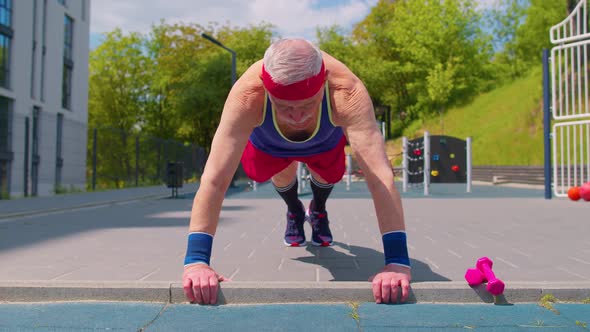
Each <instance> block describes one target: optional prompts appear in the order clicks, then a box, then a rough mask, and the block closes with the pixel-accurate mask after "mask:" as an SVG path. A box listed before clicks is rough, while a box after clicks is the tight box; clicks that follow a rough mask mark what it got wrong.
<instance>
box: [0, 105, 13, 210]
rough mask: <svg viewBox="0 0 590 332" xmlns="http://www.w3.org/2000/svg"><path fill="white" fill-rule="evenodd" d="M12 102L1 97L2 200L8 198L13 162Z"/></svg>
mask: <svg viewBox="0 0 590 332" xmlns="http://www.w3.org/2000/svg"><path fill="white" fill-rule="evenodd" d="M11 104H12V102H11V100H10V99H8V98H5V97H0V199H2V198H8V193H9V179H10V165H11V162H12V158H13V154H12V147H11V145H12V143H11V138H12V111H11V107H12V105H11Z"/></svg>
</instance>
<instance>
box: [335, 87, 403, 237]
mask: <svg viewBox="0 0 590 332" xmlns="http://www.w3.org/2000/svg"><path fill="white" fill-rule="evenodd" d="M348 101H349V102H348V103H347V104H346V107H347V108H348V109H346V110H344V111H343V112H344V113H345V114H346V115H345V116H343V117H342V119H343V127H344V129H345V132H346V136H347V138H348V141H349V143H350V145H351V147H352V150H353V151H354V153H355V158H356V160H357V161H358V163H359V165H360V167H361V169H362V170H363V173H364V174H365V177H366V181H367V186H368V187H369V190H370V191H371V194H372V197H373V203H374V205H375V211H376V214H377V220H378V221H379V229H380V231H381V233H382V234H383V233H387V232H390V231H397V230H405V224H404V215H403V209H402V205H401V199H400V195H399V192H398V191H397V189H396V188H395V185H394V178H393V171H392V169H391V164H390V163H389V161H388V160H387V155H386V153H385V144H384V142H383V136H382V135H381V133H380V131H379V129H378V128H377V123H376V119H375V115H374V112H373V106H372V102H371V99H370V97H369V94H368V92H367V90H366V88H365V87H364V86H363V85H362V83H360V82H359V83H357V84H355V85H354V87H353V88H352V89H351V90H350V92H349V96H348Z"/></svg>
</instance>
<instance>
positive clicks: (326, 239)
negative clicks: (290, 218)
mask: <svg viewBox="0 0 590 332" xmlns="http://www.w3.org/2000/svg"><path fill="white" fill-rule="evenodd" d="M306 218H307V220H308V221H309V224H310V225H311V244H313V245H314V246H316V247H329V246H331V245H332V242H333V239H332V232H330V226H329V225H330V221H329V220H328V212H326V211H311V209H308V210H307V216H306Z"/></svg>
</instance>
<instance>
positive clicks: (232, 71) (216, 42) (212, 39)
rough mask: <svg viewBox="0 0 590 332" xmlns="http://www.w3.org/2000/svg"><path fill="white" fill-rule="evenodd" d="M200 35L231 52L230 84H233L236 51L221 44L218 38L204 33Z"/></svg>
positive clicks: (234, 81) (234, 80)
mask: <svg viewBox="0 0 590 332" xmlns="http://www.w3.org/2000/svg"><path fill="white" fill-rule="evenodd" d="M201 37H203V38H205V39H207V40H208V41H210V42H212V43H213V44H215V45H217V46H219V47H221V48H223V49H224V50H226V51H228V52H229V53H231V85H232V86H233V85H234V83H236V52H235V51H234V50H232V49H231V48H229V47H227V46H225V45H223V44H222V43H221V42H220V41H219V40H217V39H215V38H213V37H211V36H209V35H208V34H206V33H204V32H203V33H201Z"/></svg>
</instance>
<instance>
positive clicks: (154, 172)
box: [87, 128, 207, 190]
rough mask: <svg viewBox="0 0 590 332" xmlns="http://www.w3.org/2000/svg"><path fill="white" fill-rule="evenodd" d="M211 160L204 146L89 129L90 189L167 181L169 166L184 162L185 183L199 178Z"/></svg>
mask: <svg viewBox="0 0 590 332" xmlns="http://www.w3.org/2000/svg"><path fill="white" fill-rule="evenodd" d="M206 159H207V156H206V151H205V149H204V148H202V147H199V146H196V145H193V144H187V143H182V142H179V141H176V140H172V139H162V138H158V137H154V136H150V135H145V134H141V133H139V134H138V133H130V132H125V131H121V130H118V129H112V128H95V129H93V130H90V131H89V138H88V163H87V179H88V188H87V189H88V190H101V189H112V188H126V187H138V186H147V185H159V184H164V183H166V178H167V175H166V166H167V165H168V163H170V162H174V163H181V164H182V166H183V171H182V174H183V179H184V181H185V182H187V181H188V182H190V181H195V180H197V179H198V178H199V177H200V176H201V174H202V173H203V168H204V167H205V161H206Z"/></svg>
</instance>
